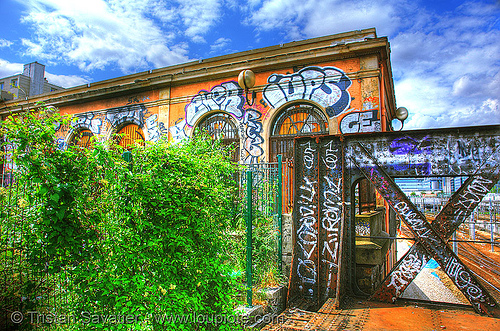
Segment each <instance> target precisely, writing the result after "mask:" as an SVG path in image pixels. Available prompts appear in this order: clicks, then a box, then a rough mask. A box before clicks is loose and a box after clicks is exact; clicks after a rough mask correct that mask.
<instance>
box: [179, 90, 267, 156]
mask: <svg viewBox="0 0 500 331" xmlns="http://www.w3.org/2000/svg"><path fill="white" fill-rule="evenodd" d="M217 111H220V112H224V113H227V114H230V115H231V118H232V119H233V120H234V121H235V122H236V124H237V127H238V128H239V132H240V139H241V140H242V145H243V148H242V149H241V160H242V161H243V162H244V163H256V162H259V161H262V160H263V157H264V149H263V148H262V144H263V142H264V138H262V119H261V117H262V113H261V112H260V111H258V110H257V109H253V108H247V107H246V106H245V98H244V96H243V90H242V89H241V88H240V87H239V86H238V83H236V82H235V81H229V82H224V83H222V84H220V85H217V86H214V87H212V89H211V90H210V91H207V90H201V91H200V92H198V94H197V95H196V96H194V97H193V98H192V99H191V101H190V102H189V103H188V104H187V105H186V107H185V117H184V118H183V119H180V120H179V121H178V122H176V124H175V125H174V126H172V127H170V133H171V134H172V137H173V139H174V140H175V141H180V140H182V139H186V138H188V137H189V136H190V134H191V133H192V130H193V129H194V126H195V125H196V123H198V122H199V120H200V119H201V118H202V117H203V116H204V115H206V114H207V113H210V112H217Z"/></svg>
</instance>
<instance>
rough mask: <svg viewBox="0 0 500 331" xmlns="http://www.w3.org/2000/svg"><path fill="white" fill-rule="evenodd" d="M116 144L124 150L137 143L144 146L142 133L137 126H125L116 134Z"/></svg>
mask: <svg viewBox="0 0 500 331" xmlns="http://www.w3.org/2000/svg"><path fill="white" fill-rule="evenodd" d="M116 143H117V144H118V145H120V146H122V147H124V148H126V149H129V148H131V147H133V146H135V144H136V143H138V144H139V145H141V146H144V132H143V131H142V129H141V128H140V127H139V126H138V125H137V124H132V123H131V124H126V125H125V126H123V127H122V128H121V129H120V130H118V132H117V137H116Z"/></svg>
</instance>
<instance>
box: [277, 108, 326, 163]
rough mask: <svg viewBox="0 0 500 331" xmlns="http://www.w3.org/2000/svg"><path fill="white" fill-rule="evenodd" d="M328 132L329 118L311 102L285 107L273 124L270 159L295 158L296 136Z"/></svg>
mask: <svg viewBox="0 0 500 331" xmlns="http://www.w3.org/2000/svg"><path fill="white" fill-rule="evenodd" d="M327 133H328V120H327V118H326V116H325V115H324V114H323V112H322V111H321V110H320V109H319V108H318V107H316V106H313V105H310V104H295V105H291V106H289V107H287V108H285V109H283V110H282V111H281V112H280V113H279V114H278V116H276V118H275V119H274V121H273V123H272V124H271V136H270V138H269V160H270V161H271V162H276V161H277V155H279V154H281V155H282V157H283V160H287V159H288V160H290V159H292V158H293V147H294V145H293V144H294V138H295V137H297V136H310V135H315V134H327Z"/></svg>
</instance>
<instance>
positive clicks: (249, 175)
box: [246, 171, 252, 307]
mask: <svg viewBox="0 0 500 331" xmlns="http://www.w3.org/2000/svg"><path fill="white" fill-rule="evenodd" d="M246 223H247V272H246V274H247V275H246V276H247V306H248V307H252V172H251V171H247V222H246Z"/></svg>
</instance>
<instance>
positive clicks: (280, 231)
mask: <svg viewBox="0 0 500 331" xmlns="http://www.w3.org/2000/svg"><path fill="white" fill-rule="evenodd" d="M282 176H283V173H282V164H281V155H278V206H277V207H278V208H277V209H278V267H279V270H280V271H281V272H283V206H282V203H283V202H282V199H283V178H282Z"/></svg>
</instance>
